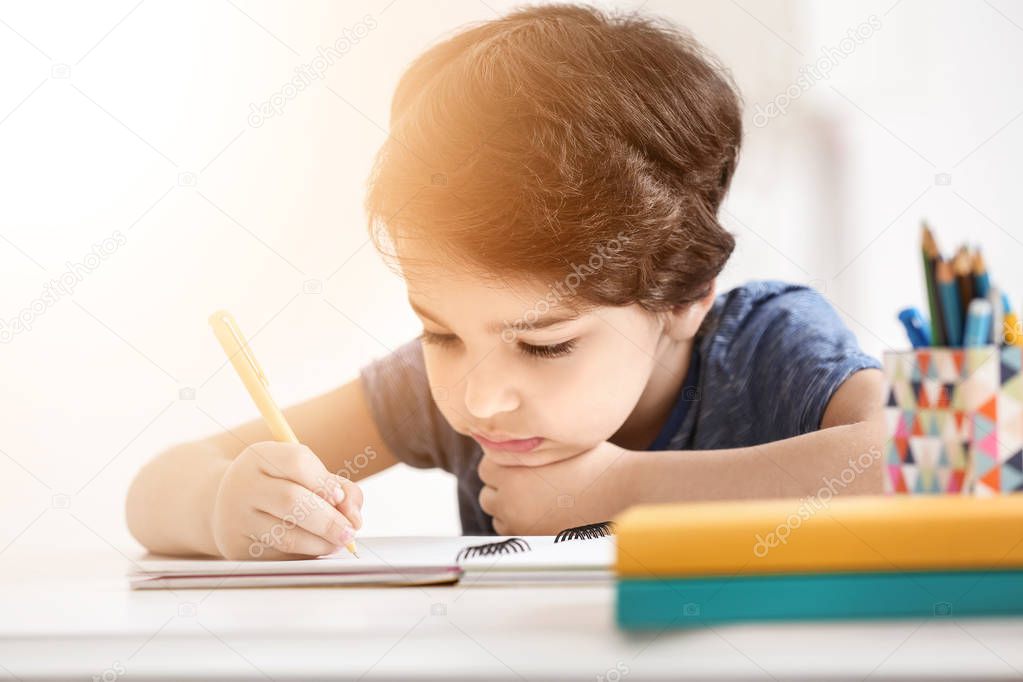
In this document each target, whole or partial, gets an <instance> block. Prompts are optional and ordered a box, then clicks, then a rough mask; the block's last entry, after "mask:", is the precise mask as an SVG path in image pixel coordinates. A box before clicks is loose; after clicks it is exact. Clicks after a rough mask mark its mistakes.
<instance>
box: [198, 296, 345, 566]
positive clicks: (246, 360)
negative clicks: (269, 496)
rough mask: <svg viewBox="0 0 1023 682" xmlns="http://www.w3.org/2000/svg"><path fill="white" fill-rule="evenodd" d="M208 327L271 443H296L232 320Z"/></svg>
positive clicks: (218, 317)
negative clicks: (264, 423) (270, 438)
mask: <svg viewBox="0 0 1023 682" xmlns="http://www.w3.org/2000/svg"><path fill="white" fill-rule="evenodd" d="M209 323H210V326H211V327H212V328H213V333H214V334H215V335H216V337H217V340H218V341H220V345H221V347H222V348H223V349H224V352H225V353H227V358H228V359H229V360H230V361H231V364H232V365H233V366H234V369H235V371H236V372H238V376H239V377H241V380H242V383H243V384H245V388H246V389H247V390H248V392H249V395H250V396H252V401H253V402H254V403H256V407H258V408H259V412H260V414H262V415H263V419H265V420H266V425H267V426H269V427H270V433H271V434H273V437H274V440H276V441H278V442H280V443H299V440H298V437H297V436H295V432H294V431H292V430H291V425H290V424H288V421H287V420H286V419H285V418H284V413H282V412H281V410H280V408H279V407H277V403H275V402H274V399H273V397H271V395H270V391H269V386H270V382H268V381H267V379H266V374H264V373H263V368H262V367H260V365H259V362H257V361H256V356H255V355H253V354H252V349H250V348H249V344H248V343H247V342H246V341H245V337H243V336H242V332H241V330H240V329H239V328H238V323H237V322H235V321H234V317H233V316H232V315H231V313H229V312H227V311H226V310H218V311H217V312H215V313H213V314H212V315H210V319H209ZM345 548H346V549H347V550H348V551H349V552H351V553H352V554H354V555H355V556H356V557H358V556H359V555H358V553H357V552H356V548H355V542H354V541H352V542H349V543H348V544H347V545H346V546H345Z"/></svg>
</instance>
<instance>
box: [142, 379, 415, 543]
mask: <svg viewBox="0 0 1023 682" xmlns="http://www.w3.org/2000/svg"><path fill="white" fill-rule="evenodd" d="M284 415H285V417H286V418H287V420H288V422H289V423H290V424H291V426H292V428H293V429H294V430H295V433H296V434H298V436H299V439H300V440H301V441H302V442H303V443H304V444H305V445H307V446H308V447H309V448H310V449H311V450H312V451H313V452H314V453H316V455H317V456H318V457H319V458H320V459H321V460H322V462H323V464H324V466H325V467H326V468H327V469H328V470H329V471H331V472H333V473H338V474H340V475H343V476H348V477H349V478H351V479H352V480H359V479H362V478H365V477H366V476H369V475H371V474H374V473H376V472H378V471H381V470H383V469H386V468H387V467H389V466H391V465H392V464H394V463H395V461H396V459H395V457H394V455H393V454H392V453H391V451H390V450H389V449H388V448H387V446H386V445H385V443H384V440H383V438H382V437H381V435H380V433H379V431H378V429H377V426H376V423H375V422H374V420H373V418H372V416H371V414H370V411H369V407H368V405H367V402H366V397H365V395H364V392H363V387H362V380H361V379H355V380H353V381H351V382H349V383H347V384H345V385H344V386H342V387H340V388H338V389H336V390H334V391H331V392H329V393H326V394H323V395H321V396H318V397H316V398H312V399H311V400H308V401H306V402H303V403H300V404H297V405H294V406H292V407H289V408H287V409H285V410H284ZM269 440H273V437H272V436H271V434H270V430H269V428H268V427H267V426H266V424H265V422H264V421H263V420H262V419H255V420H253V421H250V422H248V423H246V424H243V425H241V426H239V427H237V428H233V429H230V430H227V431H224V432H221V433H218V434H217V435H214V436H212V437H210V438H207V439H204V440H199V441H194V442H190V443H182V444H179V445H175V446H174V447H172V448H169V449H168V450H166V451H165V452H163V453H161V454H160V455H158V456H157V457H155V458H154V459H152V460H151V461H149V462H148V463H147V464H146V465H145V466H144V467H142V469H141V470H140V471H139V473H138V474H137V475H136V476H135V479H134V481H133V482H132V484H131V487H130V489H129V491H128V497H127V504H126V512H127V521H128V528H129V529H130V530H131V533H132V535H134V536H135V538H136V539H137V540H138V541H139V542H140V543H142V544H143V545H145V546H146V547H147V548H148V549H150V550H151V551H154V552H160V553H168V554H208V555H213V556H216V555H218V554H219V552H218V549H217V546H216V543H215V542H214V538H213V532H212V528H211V519H212V516H213V508H214V503H215V502H216V497H217V491H218V489H219V486H220V481H221V479H222V478H223V476H224V472H225V471H227V468H228V467H229V466H230V465H231V463H232V461H234V459H235V458H236V457H237V456H238V455H239V454H240V453H241V452H242V451H243V450H245V449H246V448H247V447H248V446H249V445H252V444H253V443H258V442H261V441H269Z"/></svg>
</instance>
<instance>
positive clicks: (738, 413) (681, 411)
mask: <svg viewBox="0 0 1023 682" xmlns="http://www.w3.org/2000/svg"><path fill="white" fill-rule="evenodd" d="M880 366H881V365H880V363H879V362H878V361H877V359H875V358H874V357H872V356H870V355H867V354H866V353H864V352H863V351H862V350H860V347H859V345H858V344H857V342H856V337H855V336H854V335H853V334H852V332H851V331H849V329H848V328H847V327H846V326H845V324H843V323H842V320H841V319H840V318H839V317H838V315H837V314H836V313H835V310H834V309H833V308H832V307H831V305H830V304H829V303H828V302H827V300H826V299H825V298H824V297H823V296H821V295H820V294H819V293H817V292H816V291H815V290H813V289H810V288H807V287H805V286H801V285H797V284H787V283H785V282H776V281H763V282H749V283H747V284H744V285H743V286H739V287H736V288H735V289H732V290H731V291H728V292H726V293H723V294H721V295H719V296H718V297H717V298H716V299H715V301H714V306H713V307H712V308H711V310H710V312H709V313H708V314H707V317H706V318H705V319H704V321H703V324H702V325H701V326H700V330H699V332H698V333H697V336H696V339H695V343H694V348H693V355H692V358H691V361H690V364H689V370H688V372H687V376H686V378H685V380H684V382H683V384H684V385H683V388H682V390H681V391H679V396H678V399H677V401H676V403H675V405H674V407H673V408H672V410H671V412H670V413H669V415H668V418H667V420H666V421H665V424H664V426H663V427H662V428H661V430H660V432H659V434H658V435H657V437H656V438H655V439H654V441H653V442H652V443H651V444H650V447H649V448H648V449H649V450H718V449H725V448H740V447H749V446H752V445H759V444H761V443H769V442H771V441H776V440H782V439H785V438H791V437H793V436H798V435H800V434H804V433H808V432H810V431H816V430H817V429H819V428H820V423H821V418H822V417H823V416H824V410H825V408H826V407H827V405H828V401H829V400H830V399H831V396H832V395H833V394H834V392H835V390H836V389H837V388H838V387H839V386H841V385H842V383H843V382H844V381H845V380H846V379H847V378H848V377H849V376H850V375H851V374H853V373H854V372H857V371H859V370H861V369H867V368H880ZM360 374H361V376H362V380H363V382H364V387H365V391H366V396H367V399H368V402H369V406H370V412H371V413H372V415H373V419H374V420H375V422H376V424H377V427H378V428H379V430H380V433H381V435H382V436H383V439H384V442H385V443H386V444H387V446H388V447H389V448H390V449H391V451H392V452H393V453H394V454H395V456H396V457H397V458H398V459H399V460H400V461H403V462H405V463H406V464H409V465H411V466H414V467H421V468H432V467H440V468H443V469H444V470H446V471H449V472H451V473H453V474H454V475H455V476H456V477H457V478H458V506H459V513H460V516H461V521H462V532H463V533H464V534H466V535H491V534H494V527H493V524H492V519H491V517H490V516H489V515H488V514H486V513H485V512H484V511H483V510H482V509H481V508H480V506H479V493H480V490H481V489H482V487H483V483H482V481H480V479H479V475H478V473H477V471H476V467H477V466H478V464H479V461H480V458H481V457H482V456H483V450H482V448H480V446H479V444H478V443H477V442H476V441H475V440H473V439H472V438H469V437H468V436H463V435H461V434H459V433H458V432H456V431H455V430H454V429H452V428H451V425H450V424H448V422H447V420H446V419H445V418H444V416H443V415H442V414H441V412H440V410H439V409H438V408H437V406H436V404H435V403H434V401H433V396H432V395H431V393H430V387H429V384H428V382H427V379H426V370H425V367H424V364H423V350H422V346H421V345H420V342H419V339H414V340H412V341H409V342H408V343H406V344H405V345H403V346H402V347H400V348H398V349H397V350H396V351H394V352H393V353H391V354H390V355H387V356H385V357H382V358H380V359H378V360H375V361H374V362H372V363H370V364H369V365H367V366H365V367H363V368H362V370H361V372H360Z"/></svg>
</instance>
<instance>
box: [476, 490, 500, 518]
mask: <svg viewBox="0 0 1023 682" xmlns="http://www.w3.org/2000/svg"><path fill="white" fill-rule="evenodd" d="M480 509H482V510H483V511H485V512H486V513H488V514H490V515H491V516H497V490H495V489H494V488H491V487H490V486H489V485H487V486H483V489H482V490H480Z"/></svg>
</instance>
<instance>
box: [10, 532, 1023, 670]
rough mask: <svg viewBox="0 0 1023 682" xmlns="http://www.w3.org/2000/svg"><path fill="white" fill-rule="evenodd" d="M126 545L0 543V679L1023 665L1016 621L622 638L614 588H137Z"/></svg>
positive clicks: (742, 629)
mask: <svg viewBox="0 0 1023 682" xmlns="http://www.w3.org/2000/svg"><path fill="white" fill-rule="evenodd" d="M125 554H126V555H127V556H122V555H121V554H119V553H118V552H117V551H115V550H113V549H110V550H108V551H96V552H92V553H86V554H85V555H82V554H80V553H71V554H70V557H71V558H70V559H69V560H66V561H63V562H62V563H59V564H57V565H53V561H54V560H55V558H56V557H58V556H65V555H67V553H60V552H58V551H57V550H49V549H24V548H18V547H12V548H11V549H10V550H8V552H6V553H4V554H3V555H0V608H2V616H0V665H2V667H0V680H3V679H22V680H38V679H58V678H60V679H64V678H70V679H86V680H88V679H102V680H111V681H112V680H120V679H124V680H125V682H129V681H131V680H139V679H168V680H171V679H175V680H176V679H183V678H187V677H196V678H199V679H206V680H213V679H274V680H292V679H306V680H308V679H322V678H327V677H329V678H332V679H366V680H382V679H405V678H411V679H431V680H480V679H511V680H514V679H526V680H555V679H579V680H591V681H592V680H606V681H607V682H618V681H619V680H623V681H629V682H631V681H638V680H646V679H672V680H677V679H685V678H690V679H728V680H733V679H764V680H770V679H778V680H787V679H837V678H842V679H846V678H848V679H864V678H869V679H872V680H873V679H892V678H902V679H905V678H911V677H912V678H918V679H919V678H935V677H943V678H959V679H970V680H976V679H980V678H1018V677H1020V676H1023V620H971V619H954V618H950V617H936V618H933V619H929V620H923V621H920V620H913V621H885V622H859V623H818V624H771V625H745V626H729V627H718V628H713V629H702V630H691V631H666V632H650V633H642V634H625V633H622V632H619V631H618V630H617V629H616V628H615V625H614V620H613V605H614V594H613V590H612V587H611V586H610V585H606V586H604V585H601V586H573V587H564V588H556V587H514V588H511V587H509V588H500V587H472V586H468V587H467V586H465V585H460V586H446V587H428V588H388V589H352V588H301V589H236V590H216V591H207V590H180V591H177V592H173V593H172V592H166V591H141V592H132V591H129V590H128V589H127V584H126V581H125V579H124V577H123V576H124V573H125V572H126V570H127V569H128V568H129V566H130V564H131V561H132V560H134V559H137V558H139V556H140V555H139V554H137V553H134V552H132V551H127V550H126V551H125Z"/></svg>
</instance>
